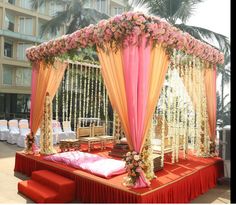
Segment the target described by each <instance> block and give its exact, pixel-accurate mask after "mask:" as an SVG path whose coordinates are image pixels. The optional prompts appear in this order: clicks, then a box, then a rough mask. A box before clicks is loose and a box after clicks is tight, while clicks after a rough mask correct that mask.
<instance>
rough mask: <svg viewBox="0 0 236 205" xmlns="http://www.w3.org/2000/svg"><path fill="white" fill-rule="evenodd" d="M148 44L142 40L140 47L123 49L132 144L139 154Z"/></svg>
mask: <svg viewBox="0 0 236 205" xmlns="http://www.w3.org/2000/svg"><path fill="white" fill-rule="evenodd" d="M150 52H151V48H150V44H149V45H146V39H145V38H142V41H141V43H140V46H136V45H132V44H131V45H129V46H127V47H125V48H124V49H123V52H122V54H123V55H122V58H123V61H122V62H123V70H124V79H125V90H126V99H127V108H128V120H129V125H130V134H131V139H132V144H133V147H134V150H135V151H136V152H141V145H142V138H143V136H144V126H145V123H144V119H145V114H146V109H147V97H148V80H149V79H148V73H149V68H150V65H149V64H150Z"/></svg>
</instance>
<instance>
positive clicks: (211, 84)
mask: <svg viewBox="0 0 236 205" xmlns="http://www.w3.org/2000/svg"><path fill="white" fill-rule="evenodd" d="M204 80H205V89H206V99H207V113H208V124H209V136H210V139H212V140H215V135H216V65H214V68H209V67H208V68H206V69H205V75H204Z"/></svg>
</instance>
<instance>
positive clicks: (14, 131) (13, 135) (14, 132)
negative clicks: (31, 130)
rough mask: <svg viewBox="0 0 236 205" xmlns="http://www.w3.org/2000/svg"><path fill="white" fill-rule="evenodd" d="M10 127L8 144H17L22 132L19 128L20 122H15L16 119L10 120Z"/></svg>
mask: <svg viewBox="0 0 236 205" xmlns="http://www.w3.org/2000/svg"><path fill="white" fill-rule="evenodd" d="M8 125H9V130H10V135H9V137H8V138H7V142H8V143H10V144H16V142H17V139H18V137H19V135H20V130H19V127H18V120H15V119H13V120H9V121H8Z"/></svg>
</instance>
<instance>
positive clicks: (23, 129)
mask: <svg viewBox="0 0 236 205" xmlns="http://www.w3.org/2000/svg"><path fill="white" fill-rule="evenodd" d="M19 130H20V135H19V137H18V139H17V145H18V146H19V147H26V145H25V139H26V135H28V134H29V133H30V129H29V122H28V120H25V119H22V120H20V121H19Z"/></svg>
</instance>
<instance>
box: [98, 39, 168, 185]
mask: <svg viewBox="0 0 236 205" xmlns="http://www.w3.org/2000/svg"><path fill="white" fill-rule="evenodd" d="M130 38H132V37H130ZM131 41H132V39H131ZM146 41H147V40H146V38H145V37H142V39H141V41H140V44H139V45H137V44H128V45H126V46H125V47H124V48H119V49H118V50H116V51H114V49H113V48H112V47H111V46H110V44H106V45H105V50H106V51H104V50H102V49H101V48H99V47H97V50H98V56H99V60H100V63H101V72H102V76H103V79H104V82H105V85H106V88H107V91H108V95H109V98H110V101H111V104H112V107H113V109H114V110H116V112H117V113H118V115H119V117H120V120H121V122H122V126H123V128H124V132H125V135H126V138H127V142H128V144H129V147H130V149H131V150H135V151H136V152H138V153H141V151H142V147H143V145H144V142H145V139H146V137H147V135H148V130H149V128H150V125H151V120H152V116H153V113H154V110H155V107H156V104H157V100H158V98H159V96H160V92H161V89H162V85H163V82H164V79H165V74H166V71H167V67H168V63H169V60H168V56H167V54H166V52H165V49H164V48H163V47H162V46H161V45H156V46H155V47H154V48H152V45H151V44H148V45H147V43H146ZM141 172H142V170H141ZM149 183H150V182H148V181H147V179H145V176H144V174H143V173H140V178H139V179H138V180H137V183H136V184H135V185H134V187H135V188H139V187H147V186H148V185H149Z"/></svg>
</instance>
